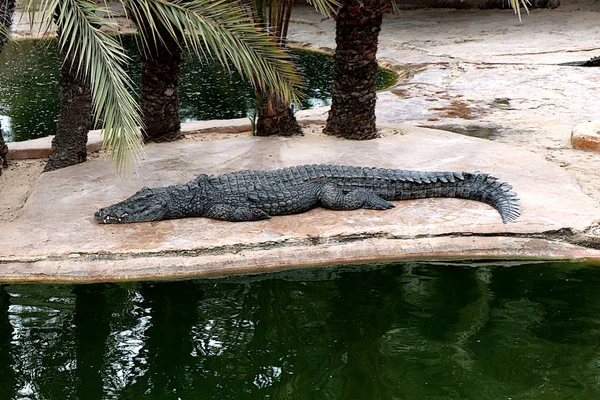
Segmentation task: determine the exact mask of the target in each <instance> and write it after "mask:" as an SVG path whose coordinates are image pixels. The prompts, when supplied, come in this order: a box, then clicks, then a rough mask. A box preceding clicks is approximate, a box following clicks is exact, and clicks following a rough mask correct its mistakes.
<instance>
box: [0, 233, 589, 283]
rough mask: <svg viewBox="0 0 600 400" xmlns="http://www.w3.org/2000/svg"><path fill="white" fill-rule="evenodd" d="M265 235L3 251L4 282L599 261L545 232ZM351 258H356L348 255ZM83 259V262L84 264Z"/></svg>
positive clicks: (586, 250)
mask: <svg viewBox="0 0 600 400" xmlns="http://www.w3.org/2000/svg"><path fill="white" fill-rule="evenodd" d="M313 242H314V244H311V243H310V241H309V242H308V243H307V242H305V243H287V244H285V243H279V244H273V245H272V246H268V245H265V244H264V243H261V244H260V245H250V246H247V247H245V248H244V247H240V248H237V249H195V250H193V249H191V250H187V251H173V252H155V253H151V252H147V253H126V254H119V253H90V254H79V253H72V254H68V255H62V256H56V257H52V256H48V257H42V258H36V259H22V260H16V259H13V260H8V259H4V260H2V259H0V282H30V283H33V282H37V283H97V282H117V281H121V282H124V281H140V280H145V281H149V280H177V279H192V278H218V277H225V276H231V275H252V274H264V273H273V272H279V271H283V270H291V269H302V268H316V267H324V266H330V267H336V266H347V265H360V264H383V263H386V264H390V263H395V262H424V263H426V262H448V263H456V262H460V263H461V264H462V263H464V262H485V263H486V265H497V266H503V265H510V263H514V262H515V261H518V262H519V264H527V263H533V262H540V261H552V262H561V261H570V262H588V263H600V251H599V250H595V249H590V248H585V247H581V246H578V245H574V244H570V243H566V242H562V241H557V240H548V239H543V238H527V237H511V236H470V235H465V236H438V237H429V238H418V239H410V240H406V239H394V238H380V237H371V238H364V237H354V238H344V239H342V240H340V241H338V242H337V243H330V238H328V240H327V241H325V242H323V243H318V242H317V241H313ZM349 260H352V261H351V262H350V261H349ZM83 265H85V267H83V268H82V266H83Z"/></svg>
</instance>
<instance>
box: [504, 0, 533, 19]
mask: <svg viewBox="0 0 600 400" xmlns="http://www.w3.org/2000/svg"><path fill="white" fill-rule="evenodd" d="M509 2H510V6H511V7H512V9H513V10H514V11H515V14H517V15H518V16H519V21H521V6H522V7H523V8H524V9H525V11H526V12H527V14H529V7H527V4H529V5H531V3H530V2H529V0H509Z"/></svg>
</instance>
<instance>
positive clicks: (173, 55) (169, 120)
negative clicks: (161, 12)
mask: <svg viewBox="0 0 600 400" xmlns="http://www.w3.org/2000/svg"><path fill="white" fill-rule="evenodd" d="M140 28H141V29H146V30H147V31H148V32H147V37H152V34H151V32H150V31H149V28H148V27H140ZM158 29H159V32H161V39H162V40H159V39H158V38H157V39H156V40H154V41H153V42H152V43H149V45H148V48H146V49H144V51H142V59H143V69H142V81H141V96H140V108H141V110H142V120H143V123H144V127H143V131H144V140H145V141H146V142H170V141H173V140H177V139H180V138H181V137H182V136H183V135H182V134H181V119H180V115H179V97H178V95H177V88H178V87H179V75H180V71H181V64H182V63H183V59H182V57H181V53H182V50H181V44H180V43H179V42H177V41H176V40H174V39H173V38H172V36H170V35H169V34H168V33H167V32H166V31H165V30H164V27H159V28H158Z"/></svg>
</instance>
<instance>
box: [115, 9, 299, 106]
mask: <svg viewBox="0 0 600 400" xmlns="http://www.w3.org/2000/svg"><path fill="white" fill-rule="evenodd" d="M122 1H123V3H124V6H125V7H126V8H127V9H128V10H129V14H130V18H132V19H133V20H134V22H135V23H136V24H138V26H144V25H142V24H147V25H146V26H148V27H149V28H150V31H151V32H152V35H155V36H156V37H153V38H151V39H150V38H145V39H142V42H143V43H145V44H146V45H148V43H152V41H153V40H156V39H158V40H163V39H161V36H160V35H161V32H160V30H161V29H159V28H164V31H166V34H168V35H170V36H171V37H172V38H174V39H176V40H179V41H180V42H181V43H182V46H183V47H185V48H187V49H188V50H189V51H191V52H193V53H195V54H197V55H198V56H200V57H207V56H208V55H209V54H210V56H212V57H214V58H216V59H217V60H218V61H219V62H220V63H221V64H223V65H224V66H225V67H226V68H230V67H231V66H233V67H234V68H235V69H236V70H238V71H239V72H240V73H241V74H242V75H244V76H246V78H248V79H249V80H250V81H251V82H252V84H253V85H254V86H255V87H256V88H257V89H258V90H263V91H265V90H272V91H274V92H275V93H277V94H278V95H279V97H281V98H282V99H284V100H285V101H288V102H293V101H296V100H297V96H298V94H297V88H298V87H299V86H300V85H301V84H300V82H301V81H300V78H299V76H298V74H297V73H296V71H295V69H294V66H293V65H292V63H291V62H290V61H289V56H288V55H287V53H285V52H284V51H283V50H282V49H280V48H278V47H277V46H276V45H275V42H274V40H273V38H272V37H270V36H269V34H268V33H267V32H265V31H264V30H262V29H261V28H260V26H259V25H258V24H256V23H255V22H254V21H253V20H252V19H251V17H250V15H249V14H248V13H247V12H246V11H245V10H244V9H243V8H241V7H240V6H239V4H238V3H237V2H235V1H231V0H173V1H166V0H122ZM140 33H142V34H144V29H140Z"/></svg>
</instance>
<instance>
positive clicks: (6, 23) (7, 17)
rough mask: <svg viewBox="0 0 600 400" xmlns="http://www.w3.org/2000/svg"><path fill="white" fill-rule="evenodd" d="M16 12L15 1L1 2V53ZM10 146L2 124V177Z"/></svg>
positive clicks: (0, 162) (0, 154)
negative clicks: (6, 140)
mask: <svg viewBox="0 0 600 400" xmlns="http://www.w3.org/2000/svg"><path fill="white" fill-rule="evenodd" d="M14 11H15V1H14V0H0V53H1V52H2V49H3V48H4V45H5V44H6V42H7V40H8V37H7V35H8V32H9V31H10V28H11V27H12V17H13V14H14ZM7 154H8V146H7V145H6V143H5V142H4V136H3V135H2V124H1V123H0V175H2V169H3V168H6V167H7V165H8V161H7Z"/></svg>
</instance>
